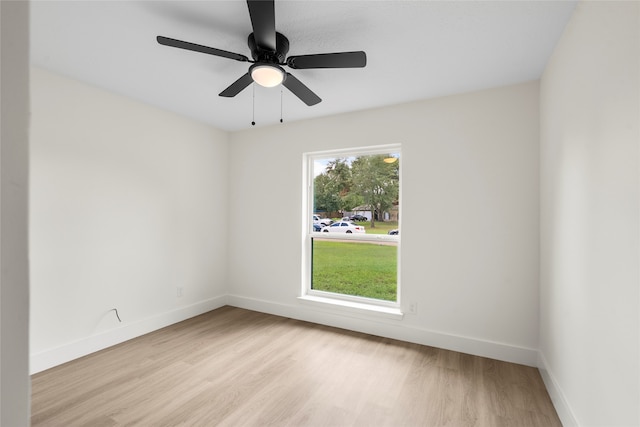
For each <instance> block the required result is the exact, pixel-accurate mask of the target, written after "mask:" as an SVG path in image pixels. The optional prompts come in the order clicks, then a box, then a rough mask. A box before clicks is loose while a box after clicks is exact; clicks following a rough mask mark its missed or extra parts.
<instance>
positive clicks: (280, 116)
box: [280, 86, 282, 123]
mask: <svg viewBox="0 0 640 427" xmlns="http://www.w3.org/2000/svg"><path fill="white" fill-rule="evenodd" d="M280 123H282V86H280Z"/></svg>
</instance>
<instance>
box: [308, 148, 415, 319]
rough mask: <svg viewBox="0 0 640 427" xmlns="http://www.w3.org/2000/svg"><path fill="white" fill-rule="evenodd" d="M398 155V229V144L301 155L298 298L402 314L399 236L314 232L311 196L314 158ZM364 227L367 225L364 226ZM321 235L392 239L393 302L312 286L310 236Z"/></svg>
mask: <svg viewBox="0 0 640 427" xmlns="http://www.w3.org/2000/svg"><path fill="white" fill-rule="evenodd" d="M389 153H399V154H400V165H399V176H400V182H399V204H400V205H399V211H398V212H399V216H398V228H399V229H400V227H401V221H402V149H401V145H400V144H388V145H378V146H370V147H357V148H350V149H341V150H327V151H316V152H310V153H305V154H304V155H303V174H304V177H305V179H304V185H303V201H304V207H303V209H302V211H303V217H302V228H303V230H302V236H303V238H302V240H303V242H302V253H303V257H302V260H303V268H302V289H301V299H303V300H306V301H312V302H313V303H319V304H330V305H334V306H340V307H345V308H350V309H356V310H369V311H377V312H379V313H382V314H387V315H390V316H391V317H397V316H402V313H401V311H400V306H401V300H400V298H401V283H400V272H401V268H400V260H401V243H400V241H401V237H400V235H387V234H366V233H365V234H343V233H323V232H315V231H313V219H312V217H313V214H314V212H313V198H314V193H313V190H314V188H313V187H314V186H313V184H314V178H315V177H314V161H315V160H317V159H327V158H346V157H357V156H367V155H376V154H389ZM365 227H366V225H365ZM313 238H322V239H327V240H334V239H335V240H343V241H344V240H357V241H371V242H380V241H391V242H397V257H398V258H397V269H396V271H397V273H396V274H397V283H396V301H385V300H379V299H373V298H366V297H359V296H353V295H345V294H338V293H333V292H325V291H319V290H315V289H311V273H312V262H313V259H312V247H311V245H312V239H313Z"/></svg>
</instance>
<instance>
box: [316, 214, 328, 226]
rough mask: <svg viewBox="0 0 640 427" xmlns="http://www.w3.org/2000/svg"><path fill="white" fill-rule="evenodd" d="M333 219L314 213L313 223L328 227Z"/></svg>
mask: <svg viewBox="0 0 640 427" xmlns="http://www.w3.org/2000/svg"><path fill="white" fill-rule="evenodd" d="M331 222H332V221H331V220H330V219H329V218H320V216H318V215H314V216H313V223H314V224H320V225H321V226H323V227H326V226H327V225H329V224H331Z"/></svg>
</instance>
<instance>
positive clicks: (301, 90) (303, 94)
mask: <svg viewBox="0 0 640 427" xmlns="http://www.w3.org/2000/svg"><path fill="white" fill-rule="evenodd" d="M282 84H283V85H284V87H286V88H287V89H289V90H290V91H291V92H292V93H293V94H294V95H295V96H297V97H298V98H300V100H301V101H302V102H304V103H305V104H307V105H308V106H312V105H316V104H317V103H319V102H320V101H322V99H320V97H319V96H318V95H316V94H315V93H313V92H312V91H311V89H309V88H308V87H306V86H305V85H304V84H303V83H302V82H301V81H300V80H298V79H296V78H295V77H294V76H292V75H291V74H290V73H287V77H286V78H285V79H284V81H283V82H282Z"/></svg>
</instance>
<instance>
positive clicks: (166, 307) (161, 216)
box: [30, 68, 228, 372]
mask: <svg viewBox="0 0 640 427" xmlns="http://www.w3.org/2000/svg"><path fill="white" fill-rule="evenodd" d="M31 90H32V123H31V182H30V186H31V188H30V190H31V194H30V204H31V206H30V239H31V242H30V243H31V247H30V257H31V261H32V269H31V290H32V292H31V330H30V333H31V353H32V371H34V372H37V371H39V370H42V369H44V368H47V367H50V366H53V365H55V364H58V363H61V362H64V361H67V360H70V359H72V358H75V357H78V356H80V355H83V354H86V353H88V352H91V351H95V350H97V349H100V348H103V347H106V346H108V345H112V344H114V343H117V342H120V341H123V340H125V339H128V338H131V337H133V336H137V335H140V334H142V333H144V332H148V331H150V330H153V329H157V328H159V327H161V326H165V325H167V324H170V323H174V322H176V321H179V320H183V319H184V318H187V317H190V316H193V315H195V314H199V313H202V312H204V311H208V310H211V309H213V308H216V307H218V306H220V305H222V304H224V302H225V300H224V296H225V295H226V293H227V287H226V283H227V281H226V279H227V275H226V273H227V255H226V240H227V227H226V222H227V206H226V201H227V187H228V182H227V156H228V152H227V144H228V136H227V134H226V133H224V132H219V131H216V130H213V129H212V128H210V127H209V126H206V125H203V124H199V123H196V122H193V121H190V120H187V119H184V118H181V117H178V116H176V115H174V114H172V113H168V112H165V111H161V110H158V109H155V108H153V107H149V106H146V105H143V104H140V103H137V102H134V101H132V100H129V99H127V98H123V97H120V96H117V95H114V94H111V93H108V92H105V91H103V90H100V89H97V88H95V87H91V86H88V85H85V84H82V83H80V82H78V81H74V80H70V79H67V78H64V77H61V76H59V75H55V74H51V73H49V72H46V71H44V70H41V69H37V68H34V69H33V70H32V75H31ZM178 287H181V288H183V290H182V292H183V295H182V296H181V297H178V296H177V288H178ZM112 308H117V309H118V311H119V314H120V317H121V318H122V323H119V322H118V320H117V317H116V315H115V313H114V312H110V310H111V309H112Z"/></svg>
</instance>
